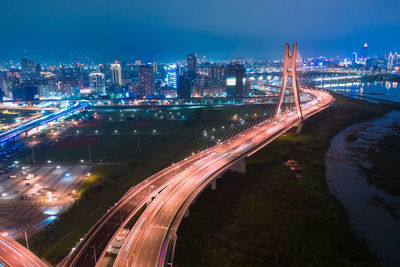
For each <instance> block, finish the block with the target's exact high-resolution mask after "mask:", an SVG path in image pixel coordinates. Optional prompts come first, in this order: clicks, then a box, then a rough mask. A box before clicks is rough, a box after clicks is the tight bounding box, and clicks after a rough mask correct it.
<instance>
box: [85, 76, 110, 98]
mask: <svg viewBox="0 0 400 267" xmlns="http://www.w3.org/2000/svg"><path fill="white" fill-rule="evenodd" d="M89 88H90V90H91V92H92V93H96V94H99V95H106V83H105V75H104V74H103V73H100V72H94V73H90V74H89Z"/></svg>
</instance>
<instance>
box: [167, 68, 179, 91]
mask: <svg viewBox="0 0 400 267" xmlns="http://www.w3.org/2000/svg"><path fill="white" fill-rule="evenodd" d="M167 83H168V86H169V87H172V88H174V89H177V88H178V66H177V65H176V64H170V65H168V67H167Z"/></svg>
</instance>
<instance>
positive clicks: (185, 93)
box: [177, 75, 192, 99]
mask: <svg viewBox="0 0 400 267" xmlns="http://www.w3.org/2000/svg"><path fill="white" fill-rule="evenodd" d="M177 96H178V98H180V99H187V98H191V97H192V80H191V79H190V78H189V77H188V76H187V75H179V79H178V89H177Z"/></svg>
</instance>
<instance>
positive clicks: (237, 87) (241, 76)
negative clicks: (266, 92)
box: [226, 63, 247, 97]
mask: <svg viewBox="0 0 400 267" xmlns="http://www.w3.org/2000/svg"><path fill="white" fill-rule="evenodd" d="M246 94H247V88H246V72H245V67H244V65H242V64H239V63H233V64H230V65H227V66H226V95H227V96H232V97H242V96H246Z"/></svg>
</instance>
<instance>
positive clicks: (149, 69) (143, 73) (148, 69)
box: [139, 65, 155, 96]
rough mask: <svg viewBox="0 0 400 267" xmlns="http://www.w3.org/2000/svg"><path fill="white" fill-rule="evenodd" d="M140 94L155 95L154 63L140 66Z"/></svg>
mask: <svg viewBox="0 0 400 267" xmlns="http://www.w3.org/2000/svg"><path fill="white" fill-rule="evenodd" d="M139 83H140V88H139V89H140V95H141V96H148V95H154V93H155V92H154V69H153V66H152V65H142V66H140V68H139Z"/></svg>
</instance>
